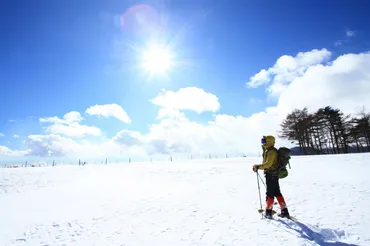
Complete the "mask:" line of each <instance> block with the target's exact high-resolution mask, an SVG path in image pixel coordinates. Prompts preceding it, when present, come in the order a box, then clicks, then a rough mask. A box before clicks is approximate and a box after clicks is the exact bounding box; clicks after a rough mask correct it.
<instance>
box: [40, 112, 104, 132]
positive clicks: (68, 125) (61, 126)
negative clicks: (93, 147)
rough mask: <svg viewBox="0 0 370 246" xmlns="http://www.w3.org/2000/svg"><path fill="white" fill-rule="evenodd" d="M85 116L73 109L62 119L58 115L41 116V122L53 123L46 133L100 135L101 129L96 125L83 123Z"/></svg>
mask: <svg viewBox="0 0 370 246" xmlns="http://www.w3.org/2000/svg"><path fill="white" fill-rule="evenodd" d="M82 120H83V118H82V116H81V114H80V113H79V112H77V111H71V112H69V113H66V114H65V115H64V116H63V119H60V118H59V117H57V116H54V117H47V118H40V122H41V123H51V125H50V126H48V127H47V128H46V130H45V132H46V133H51V134H56V135H58V134H62V135H65V136H69V137H79V138H80V137H84V136H86V135H93V136H99V135H100V134H101V130H100V129H99V128H97V127H95V126H87V125H81V124H80V123H79V122H80V121H82Z"/></svg>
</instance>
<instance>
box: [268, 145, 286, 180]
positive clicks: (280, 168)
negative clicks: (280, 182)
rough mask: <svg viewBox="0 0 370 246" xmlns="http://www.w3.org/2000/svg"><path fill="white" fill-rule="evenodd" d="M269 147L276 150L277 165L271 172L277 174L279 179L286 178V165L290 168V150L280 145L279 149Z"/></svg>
mask: <svg viewBox="0 0 370 246" xmlns="http://www.w3.org/2000/svg"><path fill="white" fill-rule="evenodd" d="M271 149H274V150H276V151H277V167H276V169H274V170H272V174H273V175H276V176H278V177H279V178H280V179H283V178H286V177H287V176H288V170H287V168H286V166H287V165H289V168H290V162H289V160H290V159H291V156H290V152H291V150H290V149H289V148H287V147H280V148H279V149H276V148H275V147H272V148H271ZM271 149H270V150H271ZM270 150H268V151H270Z"/></svg>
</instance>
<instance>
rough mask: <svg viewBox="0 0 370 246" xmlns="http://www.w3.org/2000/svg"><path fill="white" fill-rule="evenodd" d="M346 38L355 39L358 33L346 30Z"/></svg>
mask: <svg viewBox="0 0 370 246" xmlns="http://www.w3.org/2000/svg"><path fill="white" fill-rule="evenodd" d="M346 36H347V37H354V36H356V32H355V31H352V30H346Z"/></svg>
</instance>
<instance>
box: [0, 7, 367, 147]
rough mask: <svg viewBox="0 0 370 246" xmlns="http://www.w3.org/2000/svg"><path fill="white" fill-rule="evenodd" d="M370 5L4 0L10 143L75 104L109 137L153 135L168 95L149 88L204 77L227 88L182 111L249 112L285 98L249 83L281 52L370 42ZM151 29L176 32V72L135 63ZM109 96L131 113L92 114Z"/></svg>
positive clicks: (167, 34)
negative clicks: (201, 107)
mask: <svg viewBox="0 0 370 246" xmlns="http://www.w3.org/2000/svg"><path fill="white" fill-rule="evenodd" d="M163 3H165V4H163ZM137 4H146V6H147V7H141V9H140V8H136V11H138V12H140V11H141V14H143V15H144V17H146V18H147V19H146V21H144V24H143V23H142V24H138V23H139V21H138V20H137V19H134V17H133V15H127V16H128V17H127V18H131V19H126V20H127V23H130V21H136V22H135V23H134V24H137V26H136V27H137V28H136V29H135V28H133V27H132V26H131V27H130V26H128V27H127V26H125V27H124V26H123V25H122V23H121V22H120V21H119V20H121V18H122V16H123V14H124V13H128V12H127V11H128V9H129V8H132V7H134V6H135V5H137ZM148 6H149V7H148ZM369 7H370V4H369V3H366V2H364V1H361V2H360V1H358V3H355V2H354V1H325V3H324V4H323V3H322V1H309V2H297V1H232V4H231V3H230V1H215V0H213V1H208V0H204V1H187V0H186V1H185V0H181V1H141V2H137V1H67V2H65V1H55V0H50V1H39V0H34V1H17V0H12V1H10V0H5V1H1V3H0V29H1V39H0V63H1V66H0V81H1V90H0V102H1V105H2V110H1V114H0V133H2V135H4V136H2V137H0V146H6V147H7V148H9V149H11V150H23V149H27V148H29V146H25V145H24V143H23V142H22V141H24V140H25V139H26V138H27V137H28V136H29V135H43V134H44V135H46V134H49V133H50V132H48V133H45V127H46V126H45V125H43V124H41V123H40V118H46V117H54V116H57V117H59V118H63V116H64V115H65V114H66V113H68V112H71V111H77V112H80V113H81V115H82V117H83V118H84V120H83V121H81V124H82V123H83V124H84V125H88V126H94V127H97V128H99V129H101V134H100V135H99V137H100V138H101V137H103V138H104V139H109V138H113V137H114V136H115V135H116V134H117V133H118V132H119V131H121V130H129V131H132V132H139V133H140V134H142V135H146V134H148V133H149V131H150V129H149V127H148V126H149V125H150V124H153V123H159V122H160V119H156V116H157V114H158V110H159V109H160V107H159V106H158V105H153V103H152V102H151V101H150V100H151V99H153V98H155V97H156V96H157V95H158V94H159V93H160V91H161V89H163V88H164V89H166V90H168V91H178V90H180V89H181V88H186V87H197V88H201V89H202V90H204V91H205V92H206V93H211V94H214V95H216V96H217V98H218V100H219V103H220V105H221V106H220V108H219V109H218V110H216V111H214V112H212V110H208V111H206V112H204V113H202V114H197V113H195V112H193V111H191V110H186V111H182V112H183V113H185V114H186V117H187V119H188V120H190V121H194V122H198V123H200V124H207V122H208V121H210V120H212V119H213V118H214V114H215V113H217V114H225V115H230V116H238V115H241V116H243V117H246V118H248V117H250V116H251V115H252V114H255V113H259V112H262V111H264V110H265V108H266V107H268V106H275V105H276V104H277V101H278V99H279V98H271V97H268V95H267V94H268V93H267V92H266V86H261V87H259V88H248V86H247V85H246V83H247V82H248V81H249V80H250V78H251V77H252V76H254V75H255V74H257V73H258V72H259V71H260V70H261V69H268V68H269V67H272V66H273V65H274V64H275V62H276V61H277V59H278V58H279V57H281V56H283V55H290V56H293V57H294V56H295V55H296V54H297V53H299V52H308V51H311V50H313V49H319V50H320V49H323V48H325V49H327V50H329V51H330V52H331V59H335V58H336V57H338V56H341V55H343V54H346V53H353V54H357V53H360V52H366V51H368V50H369V49H370V27H369V25H368V24H367V23H369V19H370V17H369V15H368V13H367V11H366V10H367V9H368V8H369ZM153 11H156V12H153ZM130 13H133V12H130ZM153 13H155V14H157V15H155V14H153ZM145 15H146V16H145ZM160 18H165V19H166V20H167V22H166V25H165V29H164V31H163V32H161V33H159V31H158V29H156V27H157V26H155V25H154V24H156V23H157V24H158V23H160V21H159V20H160ZM131 23H132V22H131ZM158 26H161V25H158ZM148 27H150V28H152V29H150V30H151V31H152V32H149V31H148V30H149V29H147V28H148ZM139 30H141V31H143V32H141V33H139V32H138V31H139ZM153 33H154V35H153ZM153 40H157V41H158V40H159V41H165V42H168V43H169V44H170V46H171V47H172V48H173V50H172V53H173V55H174V56H175V57H176V61H178V62H180V63H179V64H178V65H176V66H174V67H172V68H170V69H169V70H168V72H167V74H166V75H167V76H166V78H165V77H164V76H152V77H150V78H148V75H147V74H146V71H143V69H134V70H133V69H131V67H132V66H134V65H135V64H136V63H135V62H136V61H137V60H138V59H140V57H139V56H140V55H139V54H137V53H135V52H133V50H132V49H130V48H128V46H127V44H129V43H131V44H133V45H134V46H136V47H144V45H145V44H150V43H151V42H153ZM185 62H186V64H187V65H186V66H185V65H183V63H185ZM189 100H192V99H191V98H190V99H189ZM107 104H117V105H119V106H120V107H122V108H123V110H124V111H125V112H126V113H127V115H128V116H129V117H130V119H131V120H132V122H131V123H129V124H127V123H125V122H122V121H121V120H119V119H117V118H115V117H107V118H103V119H102V118H99V117H88V116H86V115H85V111H86V109H87V108H89V107H91V106H94V105H107ZM14 135H17V136H19V137H18V138H15V137H14ZM100 138H99V139H100ZM88 139H90V138H88ZM94 139H95V140H94ZM99 139H97V138H94V137H93V138H92V139H90V140H91V141H100V140H99ZM75 141H77V140H75ZM78 141H79V143H80V142H81V139H79V140H78Z"/></svg>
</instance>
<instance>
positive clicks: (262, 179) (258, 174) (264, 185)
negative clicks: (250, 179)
mask: <svg viewBox="0 0 370 246" xmlns="http://www.w3.org/2000/svg"><path fill="white" fill-rule="evenodd" d="M257 174H258V177H259V178H260V179H261V182H262V184H263V185H264V186H265V187H266V184H265V182H263V179H262V178H261V175H260V174H259V173H257Z"/></svg>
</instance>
